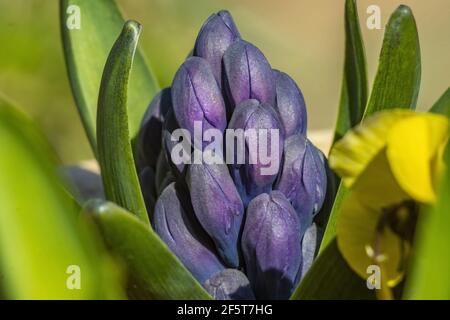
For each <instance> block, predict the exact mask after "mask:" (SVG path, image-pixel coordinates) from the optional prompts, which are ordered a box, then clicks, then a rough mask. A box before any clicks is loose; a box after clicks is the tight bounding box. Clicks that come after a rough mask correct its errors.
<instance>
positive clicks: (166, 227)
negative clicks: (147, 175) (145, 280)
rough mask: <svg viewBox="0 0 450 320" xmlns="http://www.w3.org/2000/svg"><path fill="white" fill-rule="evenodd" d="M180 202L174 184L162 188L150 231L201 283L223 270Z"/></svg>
mask: <svg viewBox="0 0 450 320" xmlns="http://www.w3.org/2000/svg"><path fill="white" fill-rule="evenodd" d="M181 199H182V198H181ZM181 199H180V196H179V195H178V194H177V189H176V188H175V183H172V184H170V185H169V186H167V187H166V189H165V190H164V191H163V193H162V194H161V196H160V197H159V199H158V201H157V202H156V206H155V212H154V215H153V228H154V229H155V232H156V233H157V234H158V235H159V237H160V238H161V239H162V240H163V241H164V242H165V243H166V244H167V246H168V247H169V248H170V250H171V251H172V252H173V253H174V254H175V255H176V256H177V257H178V258H179V259H180V260H181V262H182V263H183V264H184V266H185V267H186V268H187V269H188V270H189V271H190V272H191V273H192V275H193V276H194V277H195V278H196V279H197V280H198V281H199V282H200V283H204V282H205V281H206V280H207V279H209V278H211V277H212V276H213V275H214V274H216V273H218V272H220V271H222V270H223V269H224V266H223V265H222V263H221V262H220V261H219V259H218V257H216V255H215V254H214V253H213V251H212V249H211V248H210V246H209V245H208V241H207V238H205V236H204V235H202V232H203V230H202V229H201V227H200V226H199V225H198V223H197V222H196V220H195V216H194V215H193V213H192V212H190V210H188V209H187V208H186V205H185V206H183V202H182V200H181Z"/></svg>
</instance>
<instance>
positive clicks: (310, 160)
mask: <svg viewBox="0 0 450 320" xmlns="http://www.w3.org/2000/svg"><path fill="white" fill-rule="evenodd" d="M324 161H325V160H324V157H323V155H322V154H321V152H320V151H319V150H318V149H317V148H316V147H314V145H313V144H312V143H311V142H310V141H309V140H308V139H307V138H305V136H303V135H302V134H296V135H293V136H291V137H289V138H287V139H286V141H285V145H284V157H283V163H282V170H281V174H280V176H279V177H278V179H277V181H276V183H275V189H276V190H279V191H281V192H283V193H284V194H285V195H286V197H287V198H288V199H289V201H291V203H292V206H293V207H294V208H295V210H296V211H297V213H298V214H299V217H300V220H302V221H309V223H307V224H308V225H309V224H311V222H312V218H313V216H314V215H315V214H316V213H317V212H319V210H320V208H321V207H322V204H323V201H324V198H325V193H326V189H327V176H326V171H325V163H324ZM304 224H305V223H304ZM303 231H306V230H303Z"/></svg>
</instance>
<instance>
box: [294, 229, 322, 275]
mask: <svg viewBox="0 0 450 320" xmlns="http://www.w3.org/2000/svg"><path fill="white" fill-rule="evenodd" d="M322 234H323V231H322V228H320V227H318V226H317V225H316V224H315V223H313V224H312V225H310V226H309V227H308V229H307V230H306V232H305V234H304V236H303V239H302V263H301V266H300V269H299V273H298V274H297V282H299V281H300V280H301V279H303V277H304V276H305V274H306V273H307V272H308V270H309V268H310V267H311V265H312V263H313V261H314V258H315V257H316V253H317V250H318V249H319V244H320V241H321V239H322Z"/></svg>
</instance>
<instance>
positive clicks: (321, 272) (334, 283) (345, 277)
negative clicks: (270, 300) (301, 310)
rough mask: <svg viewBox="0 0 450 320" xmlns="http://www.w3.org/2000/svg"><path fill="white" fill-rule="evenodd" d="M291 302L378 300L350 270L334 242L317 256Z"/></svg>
mask: <svg viewBox="0 0 450 320" xmlns="http://www.w3.org/2000/svg"><path fill="white" fill-rule="evenodd" d="M368 276H370V274H368ZM291 299H292V300H324V299H333V300H335V299H359V300H360V299H375V292H374V290H369V289H368V288H367V285H366V281H364V280H363V279H361V278H360V277H359V276H358V275H357V274H356V273H354V272H353V271H352V269H350V267H349V266H348V265H347V263H346V262H345V260H344V258H343V257H342V255H341V253H340V252H339V249H338V247H337V243H336V240H335V239H334V240H333V241H331V242H330V243H329V245H328V246H327V247H326V249H325V250H324V251H323V253H321V254H320V255H319V256H318V257H317V260H316V261H315V262H314V264H313V265H312V266H311V269H310V270H309V271H308V273H307V274H306V275H305V277H304V278H303V280H302V282H301V283H300V286H299V287H297V289H296V290H295V292H294V294H293V295H292V297H291Z"/></svg>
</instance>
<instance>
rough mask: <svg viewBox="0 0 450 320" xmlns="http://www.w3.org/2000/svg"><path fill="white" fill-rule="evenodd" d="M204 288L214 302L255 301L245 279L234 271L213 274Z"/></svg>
mask: <svg viewBox="0 0 450 320" xmlns="http://www.w3.org/2000/svg"><path fill="white" fill-rule="evenodd" d="M204 287H205V289H206V291H208V292H209V294H210V295H211V296H212V297H213V298H214V299H215V300H255V295H254V294H253V292H252V289H251V287H250V282H249V281H248V279H247V277H246V276H245V274H243V273H242V272H241V271H239V270H236V269H225V270H223V271H221V272H219V273H217V274H215V275H214V276H213V277H212V278H210V279H208V280H206V282H205V284H204Z"/></svg>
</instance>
